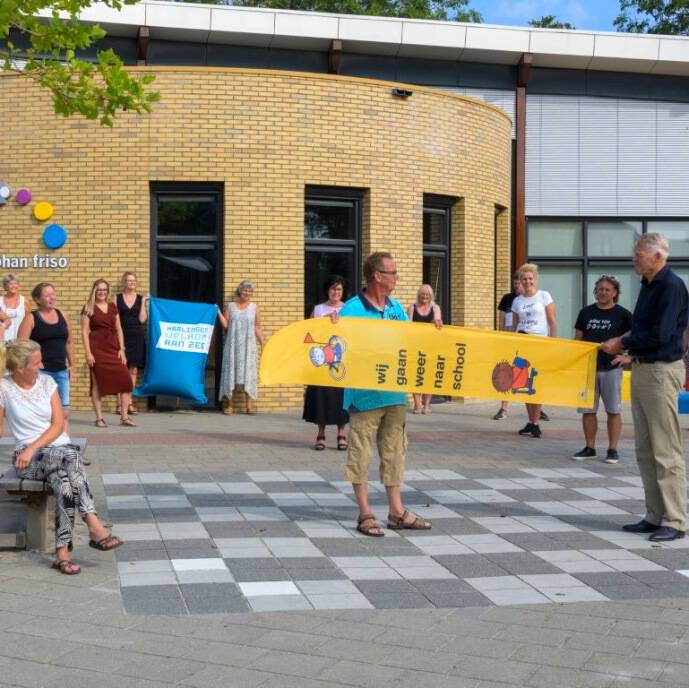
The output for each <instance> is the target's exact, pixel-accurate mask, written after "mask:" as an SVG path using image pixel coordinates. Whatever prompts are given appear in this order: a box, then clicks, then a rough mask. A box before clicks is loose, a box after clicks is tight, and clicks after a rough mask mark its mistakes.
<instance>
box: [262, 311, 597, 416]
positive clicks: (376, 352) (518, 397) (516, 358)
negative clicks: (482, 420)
mask: <svg viewBox="0 0 689 688" xmlns="http://www.w3.org/2000/svg"><path fill="white" fill-rule="evenodd" d="M596 350H597V347H596V345H595V344H591V343H588V342H580V341H574V340H571V339H553V338H549V337H536V336H529V335H523V334H513V333H505V332H494V331H493V330H484V329H478V328H472V327H451V326H448V325H446V326H445V327H443V328H442V329H441V330H437V329H436V328H435V327H433V326H432V325H428V324H425V323H412V322H400V321H394V320H372V319H363V318H340V320H339V322H338V323H337V324H335V325H333V324H332V322H331V321H330V319H329V318H312V319H310V320H302V321H300V322H295V323H292V324H291V325H287V327H283V328H282V329H281V330H279V331H278V332H277V333H275V334H274V335H273V336H272V337H271V338H270V339H269V340H268V343H267V345H266V347H265V350H264V352H263V355H262V356H261V370H260V379H261V384H264V385H292V384H298V385H322V386H328V387H350V388H356V389H375V390H381V391H394V392H409V393H424V394H438V395H448V396H455V397H456V396H462V397H478V398H482V399H498V400H511V401H525V402H532V403H535V404H540V403H543V404H553V405H558V406H587V405H591V404H592V403H593V401H592V400H593V391H594V384H595V371H596Z"/></svg>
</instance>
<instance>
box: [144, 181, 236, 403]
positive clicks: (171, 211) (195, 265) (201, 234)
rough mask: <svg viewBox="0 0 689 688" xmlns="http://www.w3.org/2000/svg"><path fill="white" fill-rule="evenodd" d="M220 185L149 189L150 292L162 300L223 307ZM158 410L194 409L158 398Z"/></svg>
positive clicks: (215, 375)
mask: <svg viewBox="0 0 689 688" xmlns="http://www.w3.org/2000/svg"><path fill="white" fill-rule="evenodd" d="M222 217H223V187H222V185H221V184H182V183H180V184H172V183H165V184H152V185H151V293H152V294H153V295H154V296H158V297H160V298H164V299H174V300H176V301H194V302H196V303H215V304H217V305H219V306H222V303H223V293H222V274H223V269H222V255H223V252H222ZM221 354H222V328H221V327H220V325H219V324H218V325H216V328H215V332H214V333H213V338H212V340H211V347H210V350H209V352H208V361H207V363H206V374H205V383H206V385H205V386H206V395H207V396H208V405H207V406H208V407H209V408H213V407H215V406H216V404H217V398H218V388H219V385H220V375H219V371H220V357H221ZM154 403H155V405H156V407H157V408H190V407H191V406H192V404H191V402H186V401H184V400H180V399H177V398H176V397H156V399H155V402H154Z"/></svg>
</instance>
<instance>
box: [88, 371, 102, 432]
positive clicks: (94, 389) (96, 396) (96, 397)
mask: <svg viewBox="0 0 689 688" xmlns="http://www.w3.org/2000/svg"><path fill="white" fill-rule="evenodd" d="M91 403H92V404H93V410H94V411H95V412H96V423H97V422H98V421H102V420H103V404H102V403H101V398H100V392H99V391H98V383H97V382H96V376H95V375H94V374H93V372H91ZM103 422H105V421H103Z"/></svg>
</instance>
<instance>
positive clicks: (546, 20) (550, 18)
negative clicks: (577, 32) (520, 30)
mask: <svg viewBox="0 0 689 688" xmlns="http://www.w3.org/2000/svg"><path fill="white" fill-rule="evenodd" d="M529 26H533V27H534V28H535V29H572V30H574V29H576V28H577V27H576V26H572V24H570V23H569V22H561V21H558V19H557V17H556V16H555V15H554V14H544V15H543V16H542V17H541V18H540V19H532V20H531V21H530V22H529Z"/></svg>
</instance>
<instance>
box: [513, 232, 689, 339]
mask: <svg viewBox="0 0 689 688" xmlns="http://www.w3.org/2000/svg"><path fill="white" fill-rule="evenodd" d="M645 232H662V233H663V234H664V235H665V236H666V237H667V239H668V241H669V242H670V259H669V263H670V265H671V266H672V268H673V270H675V272H677V274H678V275H679V276H680V277H682V278H683V279H685V281H686V279H687V278H689V221H687V220H655V219H653V220H646V219H643V218H639V219H636V218H629V219H626V218H625V219H610V220H608V219H605V218H592V219H581V218H576V219H569V218H563V219H559V218H558V219H546V218H533V219H529V222H528V230H527V253H528V256H529V261H531V262H534V263H537V264H538V265H539V266H540V279H539V285H538V286H539V287H540V288H541V289H545V290H546V291H549V292H550V293H551V294H552V296H553V299H554V301H555V310H556V313H557V322H558V335H559V336H560V337H565V338H568V337H573V336H574V322H575V320H576V317H577V314H578V313H579V310H580V309H581V308H582V307H583V306H584V305H587V304H589V303H593V301H594V300H595V299H594V296H593V287H594V285H595V283H596V280H597V279H598V278H599V277H600V276H601V275H614V276H615V277H616V278H617V280H618V281H619V282H620V286H621V294H620V300H619V303H620V304H621V305H622V306H624V307H625V308H628V309H629V310H634V304H635V303H636V297H637V296H638V293H639V287H640V285H639V281H640V277H639V275H637V274H636V272H635V271H634V268H633V266H632V261H631V255H632V252H633V250H634V238H635V236H636V235H637V234H641V233H645Z"/></svg>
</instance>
